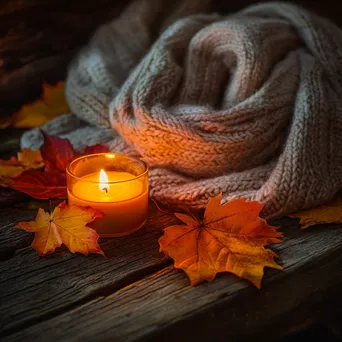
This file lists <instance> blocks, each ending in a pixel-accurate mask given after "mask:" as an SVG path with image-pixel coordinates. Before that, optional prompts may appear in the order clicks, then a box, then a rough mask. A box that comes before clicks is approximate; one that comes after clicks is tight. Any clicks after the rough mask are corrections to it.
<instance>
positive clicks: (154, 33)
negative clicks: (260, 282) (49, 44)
mask: <svg viewBox="0 0 342 342" xmlns="http://www.w3.org/2000/svg"><path fill="white" fill-rule="evenodd" d="M165 8H166V7H165V4H164V3H163V1H160V0H139V1H136V2H135V3H134V4H133V5H132V6H131V7H129V8H128V9H127V10H126V12H125V13H123V14H122V16H121V17H120V18H118V19H116V20H114V21H113V22H110V23H108V24H106V25H104V26H103V27H101V28H100V29H99V30H98V32H97V33H96V34H95V35H94V37H93V38H92V40H91V41H90V42H89V44H88V45H87V46H86V47H85V48H84V49H83V50H82V51H81V52H80V54H79V55H78V56H77V58H75V60H74V61H73V63H72V64H71V66H70V70H69V75H68V80H67V98H68V101H69V104H70V108H71V110H72V112H73V113H74V114H75V115H77V116H78V117H79V118H81V119H82V120H85V121H87V122H88V123H90V124H92V125H95V126H100V127H102V128H98V127H97V128H95V127H91V128H90V127H87V128H85V127H83V128H78V127H77V130H78V131H79V130H81V131H82V130H85V129H88V130H89V131H86V133H84V132H83V133H82V132H78V133H77V134H76V135H78V136H79V135H80V134H86V135H87V136H84V137H83V138H85V139H84V141H83V142H85V143H87V142H88V140H87V139H88V137H89V136H91V135H92V133H91V132H94V133H93V134H94V136H96V137H97V138H96V140H97V141H101V142H104V141H106V142H108V143H109V145H110V146H111V148H112V149H113V150H114V151H118V152H120V151H126V152H127V151H134V152H136V153H138V154H140V155H141V156H143V158H144V160H145V161H146V162H147V163H148V164H149V166H150V168H151V171H150V183H151V191H150V193H151V196H152V197H153V198H155V199H157V200H160V201H163V202H165V203H173V204H180V203H182V204H187V205H188V206H190V207H193V208H203V207H204V206H205V205H206V203H207V201H208V198H209V197H210V196H214V195H216V194H218V193H220V192H222V193H223V198H224V201H228V200H231V199H234V198H239V197H244V198H247V199H248V200H257V201H260V202H263V203H265V204H266V207H265V212H264V214H265V215H277V214H281V213H284V212H292V211H296V210H299V209H303V208H308V207H311V206H314V205H317V204H320V203H322V202H325V201H327V200H329V199H330V198H332V197H333V196H334V195H335V194H336V192H337V191H338V190H339V189H340V188H341V186H342V138H341V129H342V32H341V30H340V29H339V28H338V27H336V26H335V25H334V24H332V23H330V22H329V21H327V20H326V19H323V18H320V17H318V16H316V15H315V14H313V13H310V12H308V11H306V10H304V9H301V8H299V7H296V6H294V5H290V4H285V3H266V4H260V5H255V6H251V7H248V8H246V9H245V10H242V11H241V12H238V13H236V14H232V15H229V16H219V15H217V14H207V13H209V12H210V1H199V0H185V1H183V2H182V1H179V2H178V4H177V6H174V7H173V8H172V9H171V8H167V9H165ZM158 36H159V37H158ZM71 117H72V116H71ZM59 120H62V119H61V118H59ZM64 120H65V119H64ZM69 120H70V121H72V120H75V119H69ZM54 123H55V124H54V125H55V126H58V119H57V120H55V121H54ZM50 125H51V124H50ZM75 128H76V127H75V126H73V125H70V132H69V136H70V137H71V139H72V140H73V142H74V143H75V142H76V144H81V142H78V143H77V141H76V140H77V139H76V138H75V137H73V134H74V135H75V133H73V132H72V131H73V130H74V129H75ZM108 128H111V129H112V130H111V133H108ZM99 132H100V133H99ZM101 132H103V133H104V134H103V135H102V133H101ZM61 133H63V134H64V135H65V132H64V131H63V132H61ZM29 134H31V136H29ZM96 134H97V135H96ZM106 134H107V135H106ZM108 134H109V135H108ZM110 134H111V135H110ZM100 135H101V136H105V137H106V138H100ZM34 136H35V137H36V138H34ZM37 137H38V133H37V131H33V132H29V133H28V135H26V136H24V138H23V145H25V146H32V145H33V143H32V142H34V141H36V140H35V139H37Z"/></svg>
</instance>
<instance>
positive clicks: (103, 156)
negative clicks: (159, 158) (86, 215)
mask: <svg viewBox="0 0 342 342" xmlns="http://www.w3.org/2000/svg"><path fill="white" fill-rule="evenodd" d="M66 174H67V190H68V202H69V204H77V205H81V206H90V207H92V208H94V209H97V210H99V211H101V212H103V213H104V216H103V217H102V218H99V219H97V220H95V221H94V222H93V223H92V224H90V226H91V227H92V228H94V229H95V230H96V231H97V233H98V234H99V235H100V236H101V237H117V236H124V235H128V234H131V233H133V232H135V231H137V230H139V229H140V228H141V227H142V226H143V225H144V224H145V222H146V220H147V213H148V167H147V165H146V163H145V162H143V161H142V160H139V159H136V158H132V157H129V156H127V155H124V154H117V153H97V154H90V155H86V156H83V157H80V158H77V159H75V160H73V161H72V162H71V163H70V164H69V165H68V167H67V170H66Z"/></svg>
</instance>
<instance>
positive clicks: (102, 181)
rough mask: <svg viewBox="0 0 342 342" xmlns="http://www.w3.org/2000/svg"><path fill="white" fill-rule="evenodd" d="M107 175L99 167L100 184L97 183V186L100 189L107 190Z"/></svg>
mask: <svg viewBox="0 0 342 342" xmlns="http://www.w3.org/2000/svg"><path fill="white" fill-rule="evenodd" d="M108 187H109V186H108V177H107V174H106V172H105V171H104V170H103V169H101V171H100V184H99V188H100V190H102V191H105V192H108Z"/></svg>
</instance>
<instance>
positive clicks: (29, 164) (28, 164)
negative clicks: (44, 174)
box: [18, 148, 44, 169]
mask: <svg viewBox="0 0 342 342" xmlns="http://www.w3.org/2000/svg"><path fill="white" fill-rule="evenodd" d="M18 161H19V162H20V163H21V164H22V165H23V166H24V167H25V168H27V169H40V168H42V167H43V166H44V162H43V158H42V155H41V153H40V151H39V150H35V151H33V150H30V149H29V148H24V149H23V150H22V152H18Z"/></svg>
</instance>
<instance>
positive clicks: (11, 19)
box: [0, 0, 342, 119]
mask: <svg viewBox="0 0 342 342" xmlns="http://www.w3.org/2000/svg"><path fill="white" fill-rule="evenodd" d="M170 1H173V2H175V1H178V0H170ZM129 2H130V0H92V1H89V0H0V119H1V117H5V116H7V115H9V114H11V113H12V112H15V111H17V110H18V109H19V108H20V107H21V105H22V104H25V103H27V102H29V101H32V100H34V99H35V98H37V97H38V96H39V95H40V93H41V85H42V82H43V81H45V82H48V83H55V82H56V81H59V80H62V79H64V78H65V75H66V70H67V65H68V63H69V61H70V59H71V58H72V57H73V56H74V54H75V53H76V51H77V50H78V49H79V48H80V47H81V46H82V45H83V44H85V43H86V42H87V40H88V39H89V37H90V36H91V34H92V33H93V32H94V30H95V29H96V27H98V26H99V25H100V24H102V23H105V22H106V21H108V20H111V19H113V18H115V17H116V16H118V15H119V14H120V12H121V10H122V9H123V8H124V7H125V6H126V5H127V4H128V3H129ZM259 2H262V1H258V0H256V1H255V0H238V1H232V0H214V10H216V11H219V12H222V13H228V12H234V11H236V10H239V9H241V8H243V7H246V6H248V5H249V4H251V3H259ZM288 2H292V3H296V4H300V5H302V6H304V7H306V8H308V9H311V10H313V11H315V12H316V13H318V14H320V15H322V16H326V17H329V18H330V19H332V20H333V21H335V22H336V23H337V24H342V9H340V6H339V5H338V3H339V1H338V0H335V1H333V0H321V1H309V0H300V1H288Z"/></svg>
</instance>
